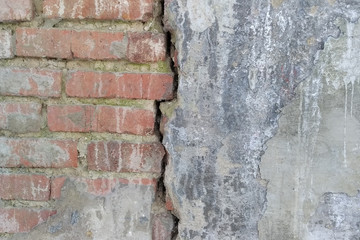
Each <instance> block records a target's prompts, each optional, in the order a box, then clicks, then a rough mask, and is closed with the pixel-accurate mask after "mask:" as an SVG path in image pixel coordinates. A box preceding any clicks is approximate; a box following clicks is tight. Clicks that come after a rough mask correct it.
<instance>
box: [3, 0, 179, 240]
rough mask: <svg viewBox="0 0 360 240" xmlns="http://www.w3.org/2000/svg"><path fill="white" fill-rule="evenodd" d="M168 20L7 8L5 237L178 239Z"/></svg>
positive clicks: (125, 13)
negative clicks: (169, 135) (165, 133)
mask: <svg viewBox="0 0 360 240" xmlns="http://www.w3.org/2000/svg"><path fill="white" fill-rule="evenodd" d="M161 8H162V6H161V2H160V1H157V0H0V22H1V23H0V26H1V27H0V29H1V30H0V182H1V188H0V199H1V200H0V237H3V238H5V239H10V238H11V239H55V238H56V239H71V238H74V239H151V238H152V236H153V238H154V239H170V236H169V234H170V233H169V230H171V228H172V225H171V221H172V219H171V217H169V214H168V213H167V212H166V211H164V210H162V208H164V206H165V205H164V206H162V201H160V200H158V198H159V197H158V195H159V193H158V192H159V191H157V185H158V184H157V181H158V180H159V178H160V177H161V174H162V167H163V158H164V156H165V150H164V147H163V146H162V144H161V143H160V142H159V141H160V138H161V134H160V133H159V129H158V126H159V124H158V123H157V121H158V118H159V116H160V113H159V109H158V107H157V106H158V102H160V101H169V100H172V99H173V97H174V94H173V91H174V76H173V73H172V71H171V67H170V65H171V60H170V58H169V57H168V56H167V51H166V49H167V46H166V45H167V39H166V34H165V33H164V32H163V30H162V26H161V21H160V20H161V12H162V9H161ZM160 195H161V194H160ZM164 219H165V220H164ZM166 219H167V220H166ZM152 229H154V230H152ZM152 231H153V232H152ZM24 233H26V234H25V235H24Z"/></svg>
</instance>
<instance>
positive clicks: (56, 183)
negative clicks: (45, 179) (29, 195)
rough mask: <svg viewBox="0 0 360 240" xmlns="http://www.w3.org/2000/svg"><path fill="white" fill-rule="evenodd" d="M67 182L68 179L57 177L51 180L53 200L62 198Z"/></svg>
mask: <svg viewBox="0 0 360 240" xmlns="http://www.w3.org/2000/svg"><path fill="white" fill-rule="evenodd" d="M65 181H66V177H55V178H53V179H51V196H50V198H51V199H59V198H60V197H61V189H62V187H63V186H64V184H65Z"/></svg>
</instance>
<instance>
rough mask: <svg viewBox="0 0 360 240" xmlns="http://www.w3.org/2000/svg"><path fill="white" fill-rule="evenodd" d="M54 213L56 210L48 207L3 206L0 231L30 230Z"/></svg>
mask: <svg viewBox="0 0 360 240" xmlns="http://www.w3.org/2000/svg"><path fill="white" fill-rule="evenodd" d="M54 214H56V211H55V210H47V209H46V210H33V209H26V208H1V209H0V233H20V232H29V231H30V230H31V229H33V228H34V227H36V226H37V225H39V224H40V223H43V222H45V221H46V220H47V219H48V218H49V217H50V216H52V215H54Z"/></svg>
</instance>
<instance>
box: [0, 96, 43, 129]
mask: <svg viewBox="0 0 360 240" xmlns="http://www.w3.org/2000/svg"><path fill="white" fill-rule="evenodd" d="M42 125H43V121H42V119H41V104H39V103H9V102H2V103H0V129H5V130H9V131H13V132H18V133H24V132H37V131H40V128H41V127H42Z"/></svg>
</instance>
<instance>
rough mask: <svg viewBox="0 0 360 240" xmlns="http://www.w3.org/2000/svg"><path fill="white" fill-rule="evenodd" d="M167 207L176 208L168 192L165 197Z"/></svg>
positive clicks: (171, 209)
mask: <svg viewBox="0 0 360 240" xmlns="http://www.w3.org/2000/svg"><path fill="white" fill-rule="evenodd" d="M165 207H166V210H168V211H173V210H174V205H173V202H172V201H171V198H170V197H169V195H167V194H166V198H165Z"/></svg>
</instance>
